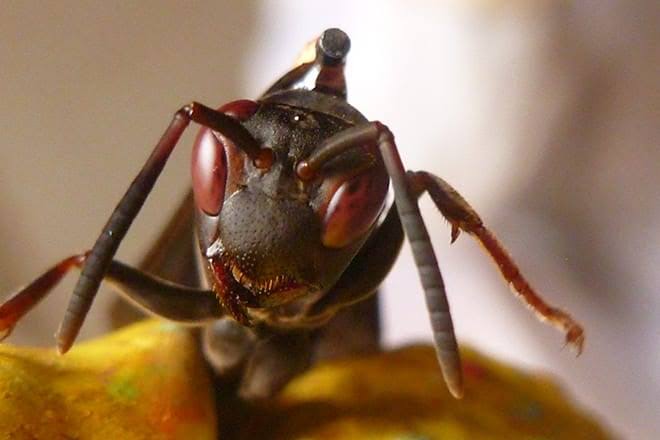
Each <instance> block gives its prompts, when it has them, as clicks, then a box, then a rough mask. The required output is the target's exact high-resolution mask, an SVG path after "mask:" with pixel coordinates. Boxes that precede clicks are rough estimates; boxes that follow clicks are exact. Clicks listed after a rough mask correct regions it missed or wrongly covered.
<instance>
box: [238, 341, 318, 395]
mask: <svg viewBox="0 0 660 440" xmlns="http://www.w3.org/2000/svg"><path fill="white" fill-rule="evenodd" d="M312 352H313V345H312V338H311V335H310V333H309V332H307V331H299V332H291V333H284V334H276V335H273V336H269V337H266V338H264V339H260V340H258V341H257V343H256V345H255V347H254V350H253V351H252V354H251V355H250V358H249V360H248V363H247V366H246V368H245V373H244V376H243V378H242V380H241V385H240V387H239V391H238V393H239V396H240V397H241V398H243V399H245V400H259V399H264V398H268V397H271V396H273V395H274V394H275V393H277V392H278V391H279V390H281V389H282V388H283V387H284V386H285V385H286V384H287V383H289V381H291V379H292V378H294V377H295V376H297V375H298V374H300V373H302V372H303V371H305V370H306V369H307V368H309V366H310V364H311V360H312Z"/></svg>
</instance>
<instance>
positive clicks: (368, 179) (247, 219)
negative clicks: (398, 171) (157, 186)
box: [192, 92, 388, 321]
mask: <svg viewBox="0 0 660 440" xmlns="http://www.w3.org/2000/svg"><path fill="white" fill-rule="evenodd" d="M308 93H309V92H308ZM343 102H345V101H343ZM346 105H348V104H346ZM221 110H222V111H224V112H225V113H227V114H229V115H232V116H234V117H236V118H238V119H239V120H241V122H242V124H243V125H244V127H246V128H247V129H248V131H249V132H250V133H251V135H252V136H253V137H254V138H255V139H256V140H257V141H258V142H259V143H260V145H261V146H262V148H263V149H268V150H270V151H271V154H270V156H269V157H271V158H272V160H271V161H270V163H268V164H265V165H266V166H264V164H258V163H255V162H254V161H253V160H252V159H250V158H249V157H247V156H246V155H245V154H244V153H243V152H242V151H241V150H240V149H238V148H236V146H235V145H234V144H233V143H232V142H231V140H229V139H227V138H225V137H222V136H220V135H218V134H217V133H214V132H212V131H210V130H208V129H204V130H202V131H201V132H200V134H199V136H198V138H197V141H196V143H195V147H194V149H193V167H192V171H193V188H194V193H195V200H196V204H197V207H198V210H199V217H200V220H201V221H200V222H199V224H200V229H199V231H198V234H199V237H200V245H201V246H202V251H203V253H204V254H205V255H206V256H207V259H208V271H207V272H208V274H209V275H210V278H211V280H210V281H211V284H212V285H213V286H214V289H215V291H216V292H217V293H218V296H219V297H220V299H221V301H222V302H223V303H224V305H225V306H226V308H227V309H228V310H229V311H230V312H231V313H232V314H233V315H234V316H235V317H237V318H238V319H239V320H240V321H246V314H245V309H246V308H262V307H274V306H279V305H282V304H286V303H288V302H290V301H293V300H295V299H298V298H301V297H302V296H305V295H310V294H315V293H319V294H321V293H324V292H326V291H327V290H328V289H329V288H330V287H331V286H332V285H333V284H334V283H335V282H336V281H337V279H339V277H340V276H341V274H342V272H343V271H344V269H345V268H346V267H347V266H348V264H349V263H350V261H351V259H352V258H353V257H354V255H355V254H356V252H357V251H358V250H359V248H360V246H361V245H362V243H364V240H366V238H367V237H368V235H369V232H370V230H371V229H372V226H373V225H374V224H375V221H376V218H377V217H378V215H379V213H380V211H381V209H382V206H383V201H384V198H385V194H386V192H387V185H388V178H387V175H386V173H385V171H384V169H383V167H382V163H381V162H380V159H379V158H378V156H377V155H375V154H374V153H373V151H370V150H369V148H368V147H365V148H364V149H355V150H352V151H347V152H346V153H344V154H343V155H341V156H339V157H337V158H335V159H333V160H332V161H330V162H328V164H327V165H326V166H325V167H324V169H323V172H322V173H321V174H320V175H319V177H318V178H316V179H314V180H312V181H305V182H303V181H301V180H300V179H299V178H298V176H297V175H296V172H295V169H296V164H297V163H298V162H299V161H301V160H302V159H304V158H306V157H307V156H309V154H310V153H311V152H312V151H313V150H314V149H315V148H317V147H318V146H319V145H320V144H321V143H322V142H323V141H324V139H327V138H328V137H330V136H332V135H333V134H335V133H338V132H340V131H341V130H343V129H345V128H347V127H350V126H351V125H353V123H352V121H347V120H345V119H342V118H340V117H337V116H335V115H332V114H326V113H322V112H319V111H315V110H310V109H308V108H304V107H298V106H294V105H291V104H288V103H281V102H272V101H261V102H252V101H237V102H233V103H230V104H228V105H226V106H224V107H223V108H222V109H221Z"/></svg>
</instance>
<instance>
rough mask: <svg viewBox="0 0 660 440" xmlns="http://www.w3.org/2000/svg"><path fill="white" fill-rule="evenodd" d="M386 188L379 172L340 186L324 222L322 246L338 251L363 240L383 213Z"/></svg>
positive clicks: (372, 172)
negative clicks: (358, 240)
mask: <svg viewBox="0 0 660 440" xmlns="http://www.w3.org/2000/svg"><path fill="white" fill-rule="evenodd" d="M387 186H388V178H387V175H386V174H385V172H384V170H382V169H380V168H376V169H374V170H372V171H369V172H367V173H364V174H361V175H358V176H355V177H353V178H351V179H349V180H347V181H346V182H344V183H342V184H341V185H340V186H339V188H337V190H336V191H335V193H334V194H333V195H332V198H331V199H330V203H329V204H328V209H327V211H326V214H325V218H324V220H323V232H322V237H321V240H322V242H323V245H325V246H327V247H330V248H341V247H344V246H347V245H349V244H351V243H353V242H354V241H355V240H357V239H358V238H360V237H362V236H364V234H365V233H366V232H367V231H368V230H369V229H370V228H371V227H372V226H373V224H374V223H375V221H376V219H377V218H378V215H379V214H380V212H381V210H382V209H383V205H384V203H385V196H386V195H387Z"/></svg>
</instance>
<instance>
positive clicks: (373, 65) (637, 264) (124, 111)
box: [0, 0, 660, 439]
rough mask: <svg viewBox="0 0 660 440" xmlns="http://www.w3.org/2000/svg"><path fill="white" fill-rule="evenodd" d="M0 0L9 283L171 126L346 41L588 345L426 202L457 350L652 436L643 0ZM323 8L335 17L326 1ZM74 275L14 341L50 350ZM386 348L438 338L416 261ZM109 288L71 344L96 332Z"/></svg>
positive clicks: (64, 245)
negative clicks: (560, 327) (300, 57)
mask: <svg viewBox="0 0 660 440" xmlns="http://www.w3.org/2000/svg"><path fill="white" fill-rule="evenodd" d="M352 3H357V2H348V1H334V2H311V1H310V2H294V1H233V2H232V1H230V2H224V3H220V2H155V1H150V2H96V1H95V2H85V3H81V2H80V3H79V2H50V3H47V2H9V1H4V2H1V3H0V102H1V104H2V109H3V111H2V113H1V115H0V180H1V183H2V185H1V186H0V212H1V213H2V215H1V216H0V243H2V246H0V292H10V291H11V290H13V289H14V288H16V287H17V286H19V285H21V284H24V283H25V282H27V281H29V280H30V279H31V277H33V276H35V275H36V274H37V273H38V272H39V271H40V270H43V269H44V268H46V267H47V266H48V265H50V264H52V263H53V262H54V261H56V260H58V259H59V258H61V257H63V256H65V255H68V254H70V253H72V252H74V251H79V250H82V249H85V248H87V247H88V246H90V244H91V243H93V240H94V239H95V238H96V234H97V233H98V231H99V230H100V228H101V226H102V225H103V223H104V222H105V220H106V218H107V216H108V215H109V213H110V211H111V209H112V207H113V206H114V204H115V203H116V201H117V200H118V199H119V197H120V196H121V194H122V193H123V191H124V189H125V188H126V186H127V184H128V182H129V181H130V179H131V178H132V177H133V176H134V174H135V173H136V171H137V170H138V169H139V167H140V166H141V164H142V161H143V160H144V158H145V157H146V156H147V154H148V152H149V151H150V149H151V148H152V146H153V144H154V142H155V140H156V139H157V138H158V136H159V135H160V134H161V132H162V130H163V128H164V127H165V125H166V124H167V122H168V120H169V118H170V115H171V113H172V112H173V111H174V110H175V109H176V108H177V107H178V106H179V105H181V104H183V103H185V102H187V101H188V100H190V99H196V100H199V101H202V102H204V103H207V104H209V105H217V104H220V103H222V102H225V101H229V100H231V99H234V98H239V97H253V96H256V95H258V93H259V92H260V91H262V90H263V89H264V88H265V87H266V86H267V85H269V83H270V82H271V81H272V80H274V79H275V78H276V77H277V76H278V75H279V74H281V73H282V72H284V71H285V70H286V69H287V67H288V66H289V64H290V63H291V62H292V60H293V59H294V57H295V55H296V54H297V52H298V50H299V49H300V47H301V46H302V44H303V43H304V42H306V41H308V40H309V39H311V38H312V37H313V36H315V35H316V34H318V33H319V32H320V31H322V30H323V29H324V28H326V27H329V26H339V27H342V28H343V29H345V30H346V31H348V32H349V34H350V35H351V37H352V40H353V50H352V53H351V56H350V59H349V69H348V80H349V87H350V90H349V95H350V99H351V102H352V103H353V104H354V105H356V106H357V107H358V108H360V109H361V110H362V111H364V112H365V114H366V115H367V116H368V117H370V118H375V119H380V120H383V121H385V122H387V123H388V124H389V125H390V127H391V128H392V129H393V131H394V132H395V134H396V136H397V140H398V142H399V145H400V146H401V149H402V155H403V156H404V160H405V161H406V163H407V164H408V165H409V167H410V168H413V169H420V168H424V169H427V170H429V171H432V172H435V173H437V174H439V175H441V176H443V177H444V178H445V179H447V180H448V181H450V182H452V184H454V185H455V186H456V187H457V188H458V189H459V190H460V191H461V192H462V193H463V194H464V195H465V196H466V198H468V200H470V201H471V202H472V203H473V205H474V206H475V207H476V208H477V209H478V210H479V211H480V212H481V214H482V216H483V217H484V218H485V219H486V221H487V222H488V223H489V224H490V225H491V226H492V227H493V229H494V230H496V231H497V232H498V234H499V235H500V237H501V238H502V240H503V241H504V242H505V243H506V244H507V245H508V247H509V248H510V250H511V252H512V253H513V255H514V256H515V257H516V258H517V260H518V261H519V262H520V263H521V266H522V268H523V270H524V271H525V272H526V273H527V275H528V276H529V278H530V279H531V280H532V281H533V282H534V284H535V285H536V286H537V287H538V288H539V290H541V291H542V292H544V293H545V295H546V297H547V298H548V299H549V300H550V301H551V302H552V303H555V304H560V305H562V306H564V307H566V308H567V309H569V310H571V311H572V312H573V313H574V315H575V316H576V317H579V318H580V319H581V320H582V321H583V323H584V324H585V326H586V328H587V331H588V339H587V346H586V352H585V353H584V355H583V356H582V357H581V358H580V359H578V360H576V359H575V358H574V357H573V356H572V354H571V353H570V352H569V351H568V350H561V338H560V336H559V335H558V334H557V333H556V332H554V331H553V330H551V329H547V328H544V327H542V326H541V325H539V324H538V323H537V322H536V321H535V320H534V319H533V318H532V317H530V316H529V313H527V312H526V310H524V309H523V308H522V307H520V306H519V304H518V303H517V301H516V300H515V299H513V298H512V297H511V296H510V295H508V291H507V288H506V286H504V285H503V284H502V283H501V281H500V280H499V278H498V276H497V273H496V271H495V270H494V268H493V266H492V264H490V262H488V261H487V260H486V259H485V258H484V256H483V255H482V253H481V252H480V251H479V249H478V247H477V246H476V245H475V244H474V243H472V242H471V241H470V240H469V239H467V238H465V237H463V238H462V239H461V240H459V241H458V243H457V244H455V245H454V246H452V247H451V248H449V246H448V239H449V230H448V228H447V227H446V225H445V222H444V221H442V220H441V219H440V217H439V215H438V214H436V213H435V212H433V209H432V208H431V207H430V204H429V203H427V202H426V201H425V202H424V205H423V206H424V209H425V213H426V217H427V219H428V222H429V225H430V227H431V229H432V231H433V238H434V241H435V244H436V248H437V249H438V252H439V258H440V260H441V262H442V267H443V271H444V274H445V277H446V281H447V285H448V288H449V291H450V292H449V294H450V301H451V304H452V307H453V312H454V314H455V321H456V323H457V331H458V335H459V338H460V339H461V341H463V342H467V343H471V344H474V345H477V346H478V347H480V348H481V349H482V350H485V351H487V352H490V353H492V354H496V355H498V356H500V357H503V358H506V359H509V360H512V361H515V362H517V363H520V364H524V365H526V366H528V367H530V368H536V369H543V370H546V371H550V372H552V373H554V374H556V375H557V376H558V377H560V378H561V381H562V382H563V383H565V384H566V385H567V388H568V389H570V390H571V392H572V394H573V395H574V396H575V398H576V399H577V400H579V401H580V402H581V403H582V404H583V405H585V406H587V407H589V408H591V409H592V410H593V411H595V412H596V413H597V414H598V415H600V416H601V417H602V418H603V419H604V420H606V421H607V422H606V423H607V424H608V425H610V426H611V427H613V428H614V429H615V430H616V432H618V433H620V434H622V435H624V436H625V437H626V438H635V439H638V438H639V439H646V438H652V437H653V434H654V433H656V434H657V432H659V431H660V421H659V420H658V419H659V417H658V414H657V409H656V400H657V397H658V395H660V351H659V350H658V340H659V337H660V296H659V292H658V288H657V286H658V282H660V273H659V271H658V262H659V260H660V258H659V257H660V251H659V249H660V225H659V221H658V218H660V203H659V202H660V194H659V191H658V188H660V133H659V128H658V109H659V108H660V97H659V84H658V68H659V67H660V65H659V63H658V55H657V54H658V53H660V51H659V50H658V49H659V48H658V42H659V41H660V39H659V38H658V37H659V35H658V30H657V23H658V18H660V14H658V6H657V2H654V1H650V0H649V1H637V2H625V1H620V2H616V1H606V2H593V1H588V0H584V1H579V2H577V1H576V2H574V3H571V2H554V1H545V2H533V3H531V2H516V1H513V2H486V1H484V2H477V1H473V2H467V3H462V2H457V1H453V2H452V1H450V2H433V1H426V2H423V1H420V2H410V1H407V2H403V1H392V2H359V4H358V5H353V4H352ZM330 4H332V6H330ZM192 135H193V131H190V133H188V135H187V138H186V139H184V141H183V142H182V145H181V148H179V150H177V151H176V152H175V154H174V157H173V159H172V160H171V161H170V163H169V164H168V167H167V168H166V171H165V173H164V175H163V177H162V178H161V181H160V182H159V184H158V185H157V190H156V191H155V192H154V194H153V195H152V197H151V198H150V199H149V201H148V202H147V205H146V206H145V208H144V210H143V213H142V214H141V215H140V217H138V220H137V221H136V223H135V225H134V227H133V228H132V229H131V232H130V233H129V236H128V238H127V240H126V241H125V242H124V243H123V244H122V247H121V249H120V252H119V255H120V257H121V258H122V259H124V260H126V261H132V262H135V261H136V260H137V258H139V256H140V255H141V250H142V249H144V246H145V243H146V242H148V241H149V239H150V237H151V236H152V235H153V234H154V233H155V232H156V231H157V229H158V226H159V225H160V224H162V222H163V221H164V220H165V219H166V218H167V216H168V215H169V212H170V211H171V209H172V208H173V207H174V203H175V201H176V200H178V198H179V197H180V196H181V195H182V194H183V193H184V192H185V191H186V188H187V185H188V166H189V165H188V160H189V148H188V145H189V144H190V140H191V137H192ZM74 278H75V277H73V276H72V277H70V279H67V282H66V283H64V285H63V286H62V287H61V288H59V289H57V291H55V292H54V293H53V294H52V296H51V297H50V298H48V299H47V300H46V301H44V303H43V304H42V305H40V307H39V308H38V309H36V310H35V311H34V313H32V314H31V315H30V319H26V320H25V322H23V323H22V325H21V326H20V327H19V328H17V330H16V332H15V335H14V336H13V337H12V339H11V342H13V343H30V344H40V345H50V344H52V338H51V335H52V334H53V332H54V331H55V329H56V328H57V325H58V322H59V320H60V318H61V316H62V313H63V311H64V303H65V301H66V300H67V298H68V295H69V292H70V289H71V287H72V283H73V279H74ZM386 289H387V292H386V298H385V322H386V326H387V329H386V340H387V342H388V343H389V344H400V343H403V342H406V341H410V340H416V339H420V338H424V339H428V337H429V331H428V323H427V320H426V317H425V315H424V313H425V312H424V308H423V302H422V295H421V292H420V289H419V285H418V282H417V279H416V276H415V273H414V267H413V265H412V261H411V258H410V256H409V253H408V250H407V249H405V250H404V253H403V255H402V257H401V259H400V262H399V264H398V265H397V267H396V269H395V271H394V273H393V274H392V276H391V277H390V279H389V280H388V283H387V285H386ZM110 297H111V294H110V293H106V294H104V295H100V296H99V297H98V299H97V301H96V303H95V306H94V308H93V310H92V314H91V315H90V317H89V319H88V321H87V323H86V325H85V327H84V329H83V337H90V336H93V335H97V334H100V333H103V332H104V331H105V329H106V328H107V313H106V312H105V311H104V305H107V304H108V299H109V298H110Z"/></svg>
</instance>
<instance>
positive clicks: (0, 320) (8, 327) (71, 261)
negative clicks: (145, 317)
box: [0, 252, 223, 340]
mask: <svg viewBox="0 0 660 440" xmlns="http://www.w3.org/2000/svg"><path fill="white" fill-rule="evenodd" d="M88 255H89V252H88V253H84V254H78V255H73V256H71V257H68V258H65V259H63V260H62V261H60V262H59V263H57V264H56V265H55V266H53V267H52V268H50V269H48V270H47V271H46V272H45V273H43V274H42V275H41V276H39V277H38V278H37V279H36V280H34V281H33V282H32V283H30V284H29V285H27V286H26V287H24V288H22V289H19V290H18V291H17V292H16V293H14V294H13V295H11V296H10V297H9V298H8V299H7V300H6V301H5V302H4V303H2V304H0V340H2V339H4V338H6V337H7V336H9V334H10V333H11V331H12V330H13V328H14V326H15V325H16V323H17V322H18V321H19V320H20V319H21V318H22V317H23V316H24V315H25V314H26V313H28V312H29V311H30V310H31V309H32V308H34V307H35V306H36V305H37V304H38V303H39V302H40V301H41V300H42V299H43V298H44V297H45V296H46V295H47V294H48V293H50V292H51V291H52V290H53V288H54V287H55V286H56V285H57V284H58V283H59V282H60V281H61V280H62V278H63V277H64V276H65V275H66V274H67V273H68V272H69V271H70V270H71V269H73V268H80V267H82V266H83V264H84V262H85V260H86V259H87V258H88ZM103 279H104V280H105V281H107V282H109V283H110V284H111V285H112V286H113V287H114V289H115V290H116V291H117V292H119V293H120V294H121V295H122V296H124V297H125V298H126V299H128V300H129V301H130V302H132V303H134V304H136V305H138V306H139V307H141V308H142V309H143V310H145V311H146V312H149V313H151V314H154V315H157V316H160V317H163V318H165V319H169V320H173V321H178V322H183V323H188V324H203V323H207V322H209V321H211V320H215V319H218V318H219V317H221V316H222V315H223V310H222V307H221V306H220V303H219V302H218V299H217V298H216V296H215V293H214V292H213V291H210V290H201V289H194V288H189V287H186V286H181V285H178V284H174V283H170V282H168V281H165V280H162V279H160V278H157V277H154V276H152V275H149V274H147V273H145V272H141V271H139V270H138V269H135V268H133V267H130V266H127V265H125V264H123V263H121V262H119V261H116V260H113V261H111V262H110V266H109V268H108V270H107V272H106V273H105V275H104V278H103Z"/></svg>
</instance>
